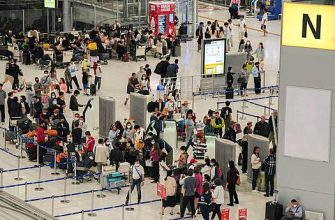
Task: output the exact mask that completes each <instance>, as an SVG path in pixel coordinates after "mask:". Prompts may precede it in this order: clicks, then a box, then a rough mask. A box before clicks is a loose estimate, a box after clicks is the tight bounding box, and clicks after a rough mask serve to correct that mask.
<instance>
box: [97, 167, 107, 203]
mask: <svg viewBox="0 0 335 220" xmlns="http://www.w3.org/2000/svg"><path fill="white" fill-rule="evenodd" d="M102 178H103V177H102V173H100V174H99V181H100V193H99V194H98V195H97V197H98V198H100V199H103V198H105V197H106V195H104V194H103V193H102V191H103V190H104V189H103V187H102Z"/></svg>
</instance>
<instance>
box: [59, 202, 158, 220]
mask: <svg viewBox="0 0 335 220" xmlns="http://www.w3.org/2000/svg"><path fill="white" fill-rule="evenodd" d="M160 201H161V200H160V199H154V200H149V201H144V202H141V203H131V204H128V206H136V205H143V204H148V203H154V202H160ZM123 206H124V205H123V204H122V205H114V206H109V207H103V208H96V209H93V210H91V209H90V210H82V211H78V212H71V213H66V214H61V215H56V216H55V217H56V218H61V217H66V216H71V215H79V214H82V213H83V212H84V213H86V212H97V211H104V210H109V209H115V208H121V207H123Z"/></svg>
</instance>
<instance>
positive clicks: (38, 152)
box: [36, 144, 40, 165]
mask: <svg viewBox="0 0 335 220" xmlns="http://www.w3.org/2000/svg"><path fill="white" fill-rule="evenodd" d="M36 163H37V165H40V145H39V144H37V153H36Z"/></svg>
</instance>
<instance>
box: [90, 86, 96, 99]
mask: <svg viewBox="0 0 335 220" xmlns="http://www.w3.org/2000/svg"><path fill="white" fill-rule="evenodd" d="M90 94H91V95H92V96H94V95H96V94H97V87H96V86H95V84H91V85H90Z"/></svg>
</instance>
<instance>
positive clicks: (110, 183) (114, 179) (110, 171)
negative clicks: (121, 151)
mask: <svg viewBox="0 0 335 220" xmlns="http://www.w3.org/2000/svg"><path fill="white" fill-rule="evenodd" d="M129 168H130V165H129V163H121V164H120V167H119V169H118V172H117V171H115V166H104V167H103V169H102V178H101V187H102V188H103V189H108V190H112V189H115V188H116V189H117V193H118V194H120V190H121V187H124V186H126V179H127V176H128V173H129Z"/></svg>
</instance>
